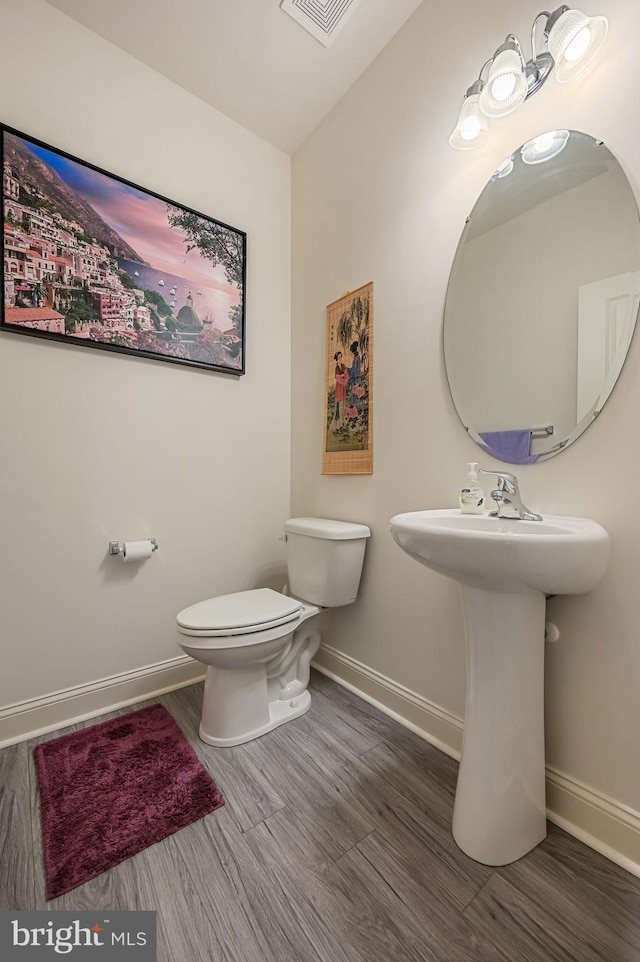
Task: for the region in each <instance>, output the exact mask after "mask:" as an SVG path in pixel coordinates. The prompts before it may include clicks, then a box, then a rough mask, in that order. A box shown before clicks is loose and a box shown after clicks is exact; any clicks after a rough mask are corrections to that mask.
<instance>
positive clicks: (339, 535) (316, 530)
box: [284, 518, 371, 541]
mask: <svg viewBox="0 0 640 962" xmlns="http://www.w3.org/2000/svg"><path fill="white" fill-rule="evenodd" d="M284 530H285V532H286V533H287V534H303V535H306V536H307V537H308V538H325V539H326V540H328V541H355V540H356V539H358V538H368V537H369V536H370V534H371V531H370V530H369V528H368V527H367V526H366V524H354V523H353V522H352V521H329V520H328V519H327V518H290V519H289V520H288V521H285V523H284Z"/></svg>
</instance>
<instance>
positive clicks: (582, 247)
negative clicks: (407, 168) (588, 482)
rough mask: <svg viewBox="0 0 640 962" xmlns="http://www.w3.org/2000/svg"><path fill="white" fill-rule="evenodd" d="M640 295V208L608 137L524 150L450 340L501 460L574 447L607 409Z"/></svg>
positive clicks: (465, 280)
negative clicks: (604, 406)
mask: <svg viewBox="0 0 640 962" xmlns="http://www.w3.org/2000/svg"><path fill="white" fill-rule="evenodd" d="M639 301H640V217H639V216H638V207H637V204H636V200H635V197H634V194H633V191H632V189H631V185H630V184H629V182H628V180H627V177H626V175H625V173H624V171H623V170H622V167H621V166H620V164H619V163H618V161H617V160H616V158H615V157H614V156H613V154H612V153H611V152H610V151H609V150H608V149H607V147H606V146H605V145H604V144H603V143H602V142H601V141H598V140H594V138H593V137H590V136H588V135H587V134H583V133H579V132H578V131H575V130H572V131H567V130H564V131H551V132H549V133H547V134H542V135H541V136H540V137H536V138H533V139H532V140H530V141H528V142H527V143H526V144H523V146H522V147H520V148H519V149H518V150H516V151H515V152H514V153H513V154H512V155H511V156H510V157H509V158H507V160H506V161H505V162H504V163H503V164H502V165H501V166H500V167H499V168H498V170H497V171H496V172H495V173H494V174H493V176H492V177H491V179H490V181H489V183H488V184H487V185H486V187H485V188H484V190H483V191H482V193H481V194H480V197H479V198H478V201H477V203H476V205H475V207H474V208H473V210H472V212H471V215H470V217H469V218H468V220H467V223H466V226H465V228H464V230H463V232H462V237H461V238H460V242H459V244H458V248H457V251H456V255H455V258H454V262H453V267H452V269H451V276H450V278H449V287H448V290H447V299H446V306H445V316H444V354H445V365H446V370H447V377H448V379H449V387H450V389H451V395H452V397H453V401H454V404H455V406H456V410H457V412H458V414H459V416H460V418H461V420H462V423H463V424H464V426H465V428H466V429H467V430H468V432H469V435H470V436H471V437H472V438H473V439H474V440H475V441H476V442H477V443H478V444H479V445H480V446H481V447H482V448H484V450H485V451H486V452H487V453H489V454H491V455H493V456H494V457H496V458H499V459H500V460H502V461H510V462H512V463H516V464H525V463H530V462H533V461H538V460H544V459H546V458H548V457H551V456H552V455H554V454H557V453H558V452H560V451H562V450H564V448H566V447H567V446H568V445H569V444H571V442H572V441H575V439H576V438H577V437H579V436H580V434H582V432H583V431H585V430H586V429H587V428H588V427H589V425H590V424H592V423H593V421H594V420H595V418H596V417H597V416H598V414H599V413H600V411H601V410H602V406H603V405H604V403H605V401H606V400H607V398H608V397H609V395H610V393H611V391H612V390H613V387H614V385H615V382H616V380H617V378H618V375H619V374H620V370H621V368H622V365H623V363H624V360H625V357H626V354H627V350H628V348H629V344H630V342H631V337H632V335H633V330H634V327H635V323H636V318H637V315H638V304H639Z"/></svg>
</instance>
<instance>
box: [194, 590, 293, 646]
mask: <svg viewBox="0 0 640 962" xmlns="http://www.w3.org/2000/svg"><path fill="white" fill-rule="evenodd" d="M302 608H303V604H302V602H301V601H298V599H297V598H290V597H288V596H287V595H283V594H281V593H280V592H279V591H273V590H272V589H271V588H254V589H252V590H250V591H236V592H234V593H233V594H229V595H218V597H216V598H208V599H207V600H206V601H199V602H198V603H197V604H195V605H191V606H190V607H189V608H185V609H184V610H183V611H181V612H180V613H179V614H178V618H177V620H178V630H181V629H184V630H185V631H184V633H185V634H189V635H196V636H198V635H200V636H204V637H207V638H214V637H219V636H225V637H229V636H230V635H245V634H252V633H254V632H259V631H267V630H268V629H269V628H277V627H278V626H279V625H284V624H287V623H288V622H290V621H295V620H296V619H297V618H299V617H300V613H301V611H302Z"/></svg>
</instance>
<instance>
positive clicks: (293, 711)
mask: <svg viewBox="0 0 640 962" xmlns="http://www.w3.org/2000/svg"><path fill="white" fill-rule="evenodd" d="M310 707H311V695H310V694H309V692H308V691H304V692H303V693H302V694H301V695H298V696H297V697H296V698H292V699H291V701H280V700H279V699H275V701H272V702H269V721H268V722H266V723H265V724H264V725H260V726H259V727H258V728H255V729H253V730H252V731H248V732H243V733H242V735H237V736H235V737H233V738H215V737H214V736H213V735H208V734H207V733H206V731H204V729H203V727H202V723H201V724H200V728H199V732H198V733H199V735H200V738H201V739H202V741H203V742H206V743H207V745H217V746H218V747H219V748H231V746H233V745H243V744H244V743H245V742H250V741H253V739H254V738H259V737H260V736H261V735H266V734H267V732H270V731H273V729H274V728H278V726H279V725H284V723H285V722H288V721H291V720H292V719H293V718H298V717H299V716H300V715H304V714H305V712H308V711H309V708H310Z"/></svg>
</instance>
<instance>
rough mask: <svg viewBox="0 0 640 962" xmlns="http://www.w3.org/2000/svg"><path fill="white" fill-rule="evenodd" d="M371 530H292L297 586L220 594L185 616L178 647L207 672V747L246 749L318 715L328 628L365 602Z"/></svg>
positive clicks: (333, 526)
mask: <svg viewBox="0 0 640 962" xmlns="http://www.w3.org/2000/svg"><path fill="white" fill-rule="evenodd" d="M369 534H370V531H369V528H367V527H366V526H365V525H360V524H353V523H350V522H343V521H329V520H328V519H323V518H294V519H291V520H290V521H287V522H285V535H286V539H285V540H286V542H287V568H288V573H289V587H290V588H291V589H292V590H293V591H294V592H295V593H294V594H291V595H290V594H283V593H281V592H278V591H273V590H272V589H271V588H255V589H252V590H249V591H239V592H235V593H233V594H228V595H219V596H217V597H214V598H209V599H207V600H206V601H201V602H198V603H196V604H194V605H191V606H190V607H188V608H185V609H184V610H183V611H181V612H180V613H179V615H178V616H177V627H178V644H179V645H180V647H181V648H182V650H183V651H184V652H185V653H186V654H187V655H190V656H191V657H192V658H194V659H195V660H196V661H200V662H202V664H204V665H206V666H207V676H206V681H205V690H204V699H203V706H202V719H201V722H200V738H201V739H202V740H203V741H204V742H206V743H207V744H209V745H218V746H223V747H224V746H231V745H241V744H242V743H243V742H247V741H251V740H252V739H254V738H258V737H259V736H260V735H264V734H266V732H269V731H271V730H272V729H274V728H277V727H278V726H279V725H282V724H284V723H285V722H287V721H291V720H292V719H294V718H297V717H298V716H299V715H303V714H304V713H305V712H306V711H308V710H309V707H310V705H311V696H310V695H309V692H308V690H307V689H308V685H309V673H310V666H311V659H312V658H313V656H314V655H315V653H316V651H317V650H318V646H319V645H320V630H319V627H318V619H319V615H320V613H321V611H322V610H323V609H324V608H327V607H338V606H341V605H345V604H351V603H352V602H353V601H354V600H355V598H356V595H357V592H358V586H359V583H360V574H361V571H362V563H363V559H364V547H365V544H366V538H368V537H369Z"/></svg>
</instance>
